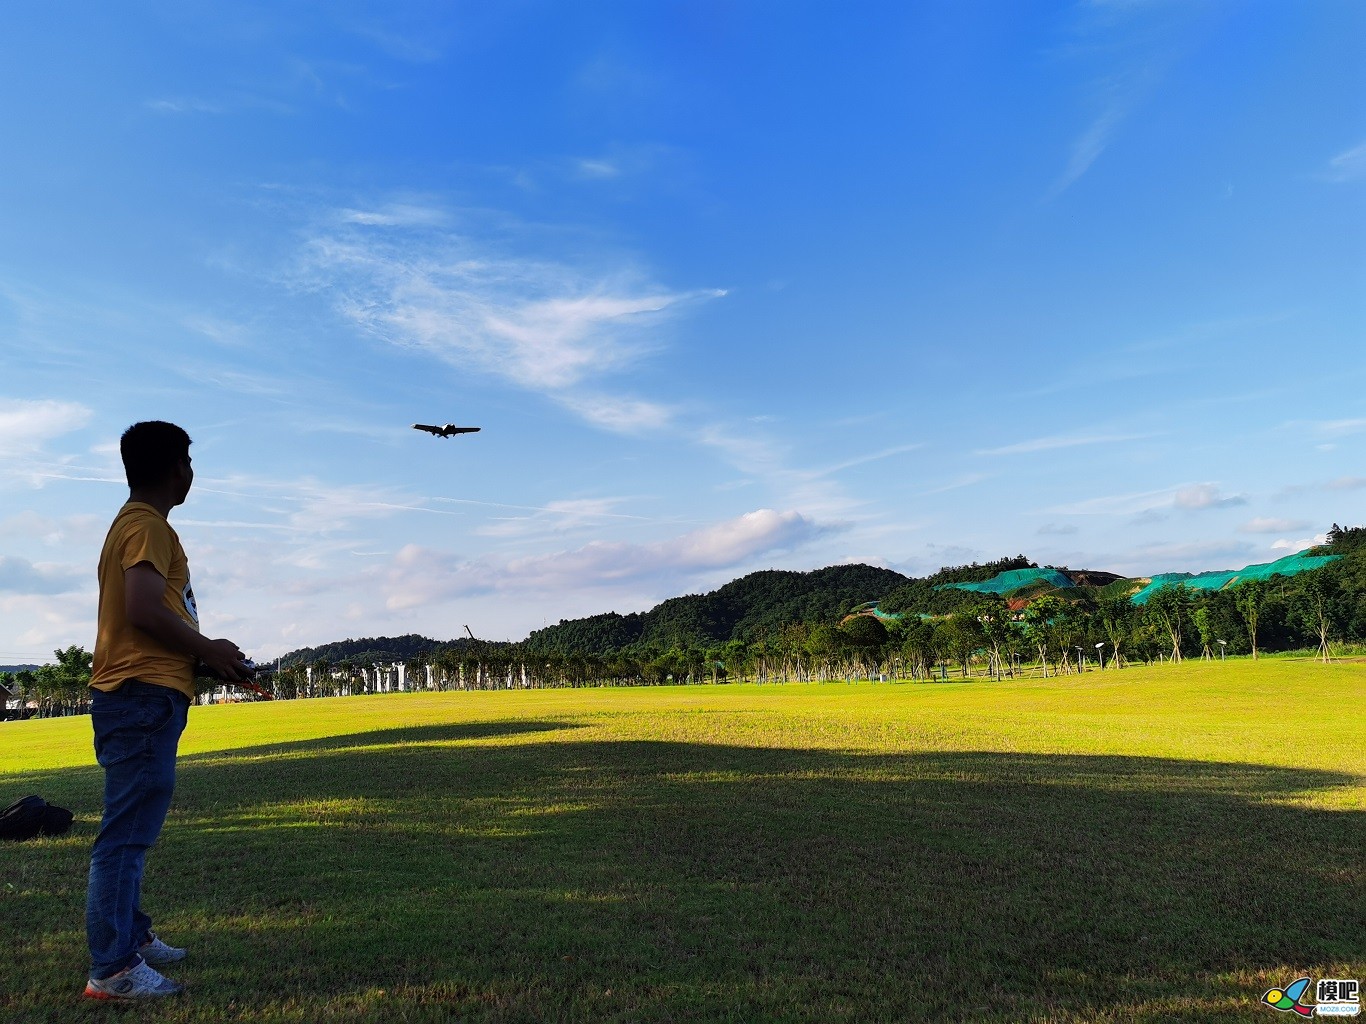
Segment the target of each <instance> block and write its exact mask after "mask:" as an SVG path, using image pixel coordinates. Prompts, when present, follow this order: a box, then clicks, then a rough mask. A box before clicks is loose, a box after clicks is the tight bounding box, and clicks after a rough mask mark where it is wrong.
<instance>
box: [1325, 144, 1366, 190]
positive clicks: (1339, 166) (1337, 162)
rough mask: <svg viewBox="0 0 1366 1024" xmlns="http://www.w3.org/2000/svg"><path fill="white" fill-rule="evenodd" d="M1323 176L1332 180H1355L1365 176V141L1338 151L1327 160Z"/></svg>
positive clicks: (1339, 181)
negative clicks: (1340, 151)
mask: <svg viewBox="0 0 1366 1024" xmlns="http://www.w3.org/2000/svg"><path fill="white" fill-rule="evenodd" d="M1322 176H1323V178H1325V179H1326V180H1328V181H1332V182H1338V183H1342V182H1347V181H1356V180H1357V179H1358V178H1366V142H1363V143H1361V144H1360V145H1358V146H1353V147H1352V148H1351V149H1349V150H1346V151H1344V152H1342V153H1339V154H1338V155H1337V156H1335V157H1333V159H1331V160H1329V161H1328V168H1327V170H1325V171H1324V173H1323V175H1322Z"/></svg>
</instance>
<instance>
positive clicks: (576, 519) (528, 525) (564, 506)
mask: <svg viewBox="0 0 1366 1024" xmlns="http://www.w3.org/2000/svg"><path fill="white" fill-rule="evenodd" d="M625 500H626V499H625V498H573V499H567V500H563V501H551V502H548V503H547V504H546V505H545V507H544V508H538V509H535V510H534V511H532V512H531V514H530V515H525V516H508V517H505V518H503V519H500V520H496V521H495V522H493V523H492V524H491V525H488V526H482V527H479V528H477V529H476V530H475V531H474V532H475V533H477V534H480V535H482V536H485V537H523V536H526V535H528V534H535V533H566V532H568V531H570V530H576V529H581V528H584V527H587V526H591V525H597V524H600V523H602V522H603V520H611V519H618V520H635V521H637V522H639V521H643V520H644V517H643V516H633V515H627V514H625V513H622V512H616V511H613V510H614V509H616V508H617V507H618V506H619V505H621V504H622V503H623V502H624V501H625Z"/></svg>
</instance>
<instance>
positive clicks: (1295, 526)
mask: <svg viewBox="0 0 1366 1024" xmlns="http://www.w3.org/2000/svg"><path fill="white" fill-rule="evenodd" d="M1308 525H1309V523H1308V522H1306V521H1305V520H1303V519H1264V518H1261V517H1258V518H1256V519H1249V520H1248V521H1247V522H1245V523H1244V524H1243V525H1242V526H1240V527H1238V529H1239V530H1240V531H1242V532H1243V533H1289V532H1290V531H1291V530H1303V529H1304V528H1305V527H1307V526H1308Z"/></svg>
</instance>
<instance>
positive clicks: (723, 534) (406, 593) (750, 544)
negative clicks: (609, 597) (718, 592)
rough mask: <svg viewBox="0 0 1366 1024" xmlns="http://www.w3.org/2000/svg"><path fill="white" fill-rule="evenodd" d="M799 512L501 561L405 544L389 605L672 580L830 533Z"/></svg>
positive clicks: (762, 514) (390, 579) (390, 582)
mask: <svg viewBox="0 0 1366 1024" xmlns="http://www.w3.org/2000/svg"><path fill="white" fill-rule="evenodd" d="M827 529H828V528H827V527H823V526H821V525H819V524H817V523H815V522H814V521H812V520H811V519H809V518H807V517H806V516H804V515H802V514H801V513H799V512H792V511H789V512H778V511H775V510H773V509H759V510H757V511H754V512H748V513H746V514H744V515H742V516H738V517H737V518H735V519H730V520H726V521H725V522H721V523H717V524H715V525H713V526H708V527H705V528H703V529H700V530H695V531H692V532H689V533H685V534H682V535H681V536H678V537H673V538H670V539H668V540H662V541H655V542H652V543H647V544H629V543H621V542H607V541H593V542H592V543H589V544H586V545H584V546H583V547H580V548H577V549H575V550H572V551H561V552H556V553H553V554H548V555H536V556H531V557H528V558H520V559H514V560H512V561H510V562H506V563H497V562H494V561H493V560H491V559H488V558H483V559H478V560H473V561H470V560H465V559H462V558H460V557H459V556H456V555H452V554H449V553H446V552H441V551H434V550H432V549H430V548H423V547H419V546H417V545H412V544H410V545H407V546H405V547H404V548H403V549H402V550H401V551H400V552H399V553H398V555H397V556H396V557H395V558H394V560H393V562H392V564H391V566H390V567H389V570H388V572H387V574H386V577H385V590H386V592H387V593H388V595H389V596H388V602H387V605H388V608H389V609H390V610H402V609H406V608H415V607H418V606H420V605H424V604H428V603H430V602H432V601H441V600H446V599H450V598H455V597H459V596H462V595H468V594H475V593H485V592H490V591H499V592H503V591H533V592H537V593H540V594H542V595H544V594H546V593H547V592H554V591H570V590H582V589H584V588H597V587H607V586H614V585H620V584H623V583H638V582H640V581H650V582H652V583H654V584H656V585H657V586H661V587H667V586H668V585H669V584H670V583H671V582H673V581H677V580H681V579H686V578H688V577H690V576H693V575H696V574H699V573H705V572H710V571H714V570H718V569H725V568H731V567H734V566H738V565H742V564H743V563H745V562H746V561H748V560H749V559H752V558H755V557H757V556H759V555H763V554H767V553H770V552H775V551H783V550H789V549H792V548H795V547H797V546H799V545H801V544H803V543H805V542H807V541H809V540H811V539H813V538H815V537H817V536H819V535H821V534H822V533H824V532H826V531H827Z"/></svg>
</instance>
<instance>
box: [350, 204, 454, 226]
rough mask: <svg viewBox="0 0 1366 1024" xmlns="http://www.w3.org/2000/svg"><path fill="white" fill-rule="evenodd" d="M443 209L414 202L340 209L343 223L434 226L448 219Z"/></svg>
mask: <svg viewBox="0 0 1366 1024" xmlns="http://www.w3.org/2000/svg"><path fill="white" fill-rule="evenodd" d="M449 219H450V218H449V216H448V215H447V213H446V211H445V210H442V209H440V208H439V207H435V206H419V205H417V204H416V203H387V204H385V205H384V206H382V207H380V208H378V209H374V210H342V211H341V221H342V223H344V224H361V225H369V226H371V227H436V226H438V225H441V224H445V223H447V222H448V221H449Z"/></svg>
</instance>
